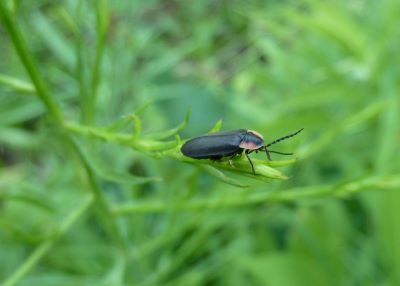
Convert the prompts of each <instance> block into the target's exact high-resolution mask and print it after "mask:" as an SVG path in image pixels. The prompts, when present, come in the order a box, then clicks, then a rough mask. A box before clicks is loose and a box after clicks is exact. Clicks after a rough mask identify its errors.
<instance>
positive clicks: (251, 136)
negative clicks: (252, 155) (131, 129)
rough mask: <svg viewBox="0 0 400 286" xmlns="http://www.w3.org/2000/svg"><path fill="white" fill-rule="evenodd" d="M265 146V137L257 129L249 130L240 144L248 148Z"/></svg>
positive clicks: (243, 147)
mask: <svg viewBox="0 0 400 286" xmlns="http://www.w3.org/2000/svg"><path fill="white" fill-rule="evenodd" d="M263 146H264V138H263V137H262V135H261V134H260V133H258V132H256V131H253V130H248V131H247V133H246V135H245V136H244V137H243V139H242V141H241V142H240V144H239V147H240V148H242V149H246V150H258V149H260V148H262V147H263Z"/></svg>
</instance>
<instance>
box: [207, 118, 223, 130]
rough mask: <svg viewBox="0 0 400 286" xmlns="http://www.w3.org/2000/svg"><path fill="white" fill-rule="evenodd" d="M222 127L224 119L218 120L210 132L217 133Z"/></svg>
mask: <svg viewBox="0 0 400 286" xmlns="http://www.w3.org/2000/svg"><path fill="white" fill-rule="evenodd" d="M221 127H222V119H220V120H218V121H217V122H216V123H215V125H214V127H213V128H211V130H210V131H209V132H208V133H215V132H218V131H220V130H221Z"/></svg>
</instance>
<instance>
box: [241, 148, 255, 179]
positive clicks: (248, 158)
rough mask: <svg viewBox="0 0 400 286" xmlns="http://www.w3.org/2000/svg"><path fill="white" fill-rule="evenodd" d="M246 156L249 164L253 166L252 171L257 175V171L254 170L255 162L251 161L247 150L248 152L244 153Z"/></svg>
mask: <svg viewBox="0 0 400 286" xmlns="http://www.w3.org/2000/svg"><path fill="white" fill-rule="evenodd" d="M244 154H245V155H246V157H247V160H249V163H250V165H251V169H252V170H253V174H254V175H256V171H255V170H254V165H253V162H252V161H251V159H250V157H249V151H248V150H246V151H245V152H244Z"/></svg>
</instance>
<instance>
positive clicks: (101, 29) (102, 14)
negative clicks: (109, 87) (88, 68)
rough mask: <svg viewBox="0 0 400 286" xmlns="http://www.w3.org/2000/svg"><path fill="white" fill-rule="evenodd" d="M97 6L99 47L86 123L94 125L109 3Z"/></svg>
mask: <svg viewBox="0 0 400 286" xmlns="http://www.w3.org/2000/svg"><path fill="white" fill-rule="evenodd" d="M95 5H96V7H95V8H96V20H97V45H96V55H95V60H94V65H93V68H92V71H93V72H92V78H91V83H90V85H91V90H90V97H89V98H88V105H89V106H88V108H87V114H86V123H92V122H93V117H94V110H95V109H96V103H97V97H98V95H97V93H98V92H97V91H98V87H99V81H100V74H101V63H102V60H103V56H104V50H105V46H106V39H107V30H108V15H107V11H108V8H107V1H106V0H99V1H95Z"/></svg>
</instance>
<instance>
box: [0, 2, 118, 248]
mask: <svg viewBox="0 0 400 286" xmlns="http://www.w3.org/2000/svg"><path fill="white" fill-rule="evenodd" d="M0 16H1V18H2V19H3V22H4V24H5V26H6V29H7V31H8V33H9V35H10V36H11V39H12V41H13V43H14V46H15V48H16V50H17V53H18V55H19V57H20V58H21V61H22V63H23V64H24V66H25V69H26V70H27V72H28V74H29V76H30V78H31V80H32V82H33V85H34V86H35V89H36V94H37V95H38V96H39V98H40V99H41V100H42V102H43V103H44V105H45V106H46V108H47V110H48V111H49V113H50V114H51V115H52V117H53V119H54V120H55V122H56V123H57V124H58V125H60V126H61V127H64V125H63V116H62V112H61V109H60V107H59V105H58V104H57V103H56V102H55V101H54V100H53V98H52V97H51V96H50V94H49V92H48V90H47V88H46V85H45V83H44V81H43V79H42V77H41V76H40V74H39V71H38V69H37V68H36V66H37V65H36V63H35V62H34V59H33V57H31V55H30V53H29V51H28V48H27V45H26V43H25V41H24V38H23V36H22V33H21V32H20V30H19V28H18V26H17V24H16V23H15V21H14V20H13V18H12V17H11V15H10V13H9V11H7V10H6V7H5V5H4V2H3V1H0ZM65 136H66V139H67V140H68V141H70V143H71V144H72V146H73V147H74V150H75V151H76V152H77V153H78V155H79V158H80V159H81V160H82V163H83V165H84V168H85V171H86V174H87V176H88V179H89V183H90V185H91V188H90V191H91V192H92V193H93V195H94V197H95V198H96V201H97V202H98V203H99V206H100V208H101V209H102V210H103V213H105V216H104V217H106V221H107V222H108V223H107V224H108V225H110V224H111V230H110V233H111V236H115V235H116V233H115V232H116V231H117V229H118V228H117V224H116V222H115V221H113V217H112V216H111V215H110V214H111V211H110V208H109V207H108V206H107V204H106V199H105V198H104V196H103V194H102V192H101V190H100V187H99V186H98V184H97V182H96V179H95V175H94V173H93V170H92V169H91V167H90V166H89V164H87V162H86V161H85V158H84V156H82V154H81V152H80V150H79V148H78V146H77V144H76V143H75V141H74V140H73V139H72V138H71V135H70V134H65ZM117 233H118V232H117ZM118 240H119V241H121V239H118Z"/></svg>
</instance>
